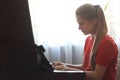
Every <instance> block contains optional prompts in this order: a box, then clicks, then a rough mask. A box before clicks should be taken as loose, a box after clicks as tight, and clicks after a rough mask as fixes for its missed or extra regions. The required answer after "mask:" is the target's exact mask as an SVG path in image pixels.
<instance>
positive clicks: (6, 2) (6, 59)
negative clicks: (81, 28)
mask: <svg viewBox="0 0 120 80" xmlns="http://www.w3.org/2000/svg"><path fill="white" fill-rule="evenodd" d="M0 10H1V12H0V16H1V17H0V79H1V80H85V73H84V72H51V71H44V70H43V71H41V70H39V69H38V68H37V66H38V65H37V59H36V57H37V55H36V54H35V53H36V51H35V48H34V46H35V45H34V39H33V33H32V27H31V19H30V14H29V7H28V0H1V2H0Z"/></svg>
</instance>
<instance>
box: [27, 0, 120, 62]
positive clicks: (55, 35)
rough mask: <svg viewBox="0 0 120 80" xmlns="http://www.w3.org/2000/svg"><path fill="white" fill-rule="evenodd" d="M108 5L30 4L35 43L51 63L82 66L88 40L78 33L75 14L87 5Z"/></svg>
mask: <svg viewBox="0 0 120 80" xmlns="http://www.w3.org/2000/svg"><path fill="white" fill-rule="evenodd" d="M108 1H109V0H29V7H30V14H31V21H32V27H33V34H34V39H35V43H36V44H37V45H43V46H44V48H45V49H46V52H45V55H46V57H47V58H48V60H49V61H50V62H53V61H62V62H67V63H73V64H78V63H82V60H83V47H84V41H85V38H86V36H85V35H83V33H82V32H81V31H80V30H78V24H77V23H76V19H75V10H76V9H77V7H79V6H80V5H81V4H83V3H85V2H88V3H92V4H99V5H101V6H102V7H103V8H104V7H105V5H106V3H107V2H108ZM118 10H119V9H118ZM108 13H109V12H108ZM107 15H109V14H107ZM111 15H112V14H111ZM115 22H116V21H115ZM110 24H111V23H110ZM110 27H111V26H110ZM119 27H120V26H119ZM111 30H112V31H110V32H113V29H111ZM118 32H120V31H118ZM114 36H118V35H114ZM118 42H119V41H118Z"/></svg>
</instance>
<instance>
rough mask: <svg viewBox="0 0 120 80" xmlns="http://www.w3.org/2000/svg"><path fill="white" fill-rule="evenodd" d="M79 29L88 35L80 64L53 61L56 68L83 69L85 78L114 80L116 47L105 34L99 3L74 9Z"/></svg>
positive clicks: (88, 79) (103, 19)
mask: <svg viewBox="0 0 120 80" xmlns="http://www.w3.org/2000/svg"><path fill="white" fill-rule="evenodd" d="M76 19H77V23H78V24H79V29H80V30H81V31H82V32H83V33H84V34H85V35H88V34H89V36H88V37H87V38H86V41H85V46H84V60H83V64H81V65H72V64H64V63H62V62H53V63H52V66H53V67H54V68H55V69H57V70H84V71H85V73H86V79H87V80H115V79H116V73H117V72H116V67H117V56H118V48H117V45H116V43H115V42H114V40H113V39H112V37H111V36H110V35H108V34H107V31H108V29H107V25H106V21H105V16H104V13H103V10H102V8H101V7H100V6H99V5H92V4H84V5H82V6H80V7H79V8H78V9H77V10H76Z"/></svg>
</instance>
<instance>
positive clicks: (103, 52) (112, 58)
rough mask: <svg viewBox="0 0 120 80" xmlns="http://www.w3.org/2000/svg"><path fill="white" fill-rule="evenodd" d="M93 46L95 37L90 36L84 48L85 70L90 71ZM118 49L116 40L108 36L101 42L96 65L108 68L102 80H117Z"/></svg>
mask: <svg viewBox="0 0 120 80" xmlns="http://www.w3.org/2000/svg"><path fill="white" fill-rule="evenodd" d="M92 45H93V37H92V36H88V37H87V39H86V42H85V47H84V62H83V65H84V70H86V71H90V70H91V66H90V51H91V48H92ZM117 56H118V48H117V45H116V43H115V42H114V40H113V39H112V38H111V37H110V36H109V35H106V36H105V37H104V38H103V39H102V41H101V42H100V44H99V46H98V48H97V53H96V58H95V60H96V64H98V65H101V66H104V67H107V70H106V72H105V74H104V76H103V79H102V80H115V79H116V73H117V72H116V68H117Z"/></svg>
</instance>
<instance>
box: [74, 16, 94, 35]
mask: <svg viewBox="0 0 120 80" xmlns="http://www.w3.org/2000/svg"><path fill="white" fill-rule="evenodd" d="M76 18H77V23H78V24H79V29H80V30H81V31H82V32H83V33H84V34H85V35H87V34H92V35H94V34H95V29H96V19H94V20H86V19H84V18H82V17H80V16H77V17H76Z"/></svg>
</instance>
